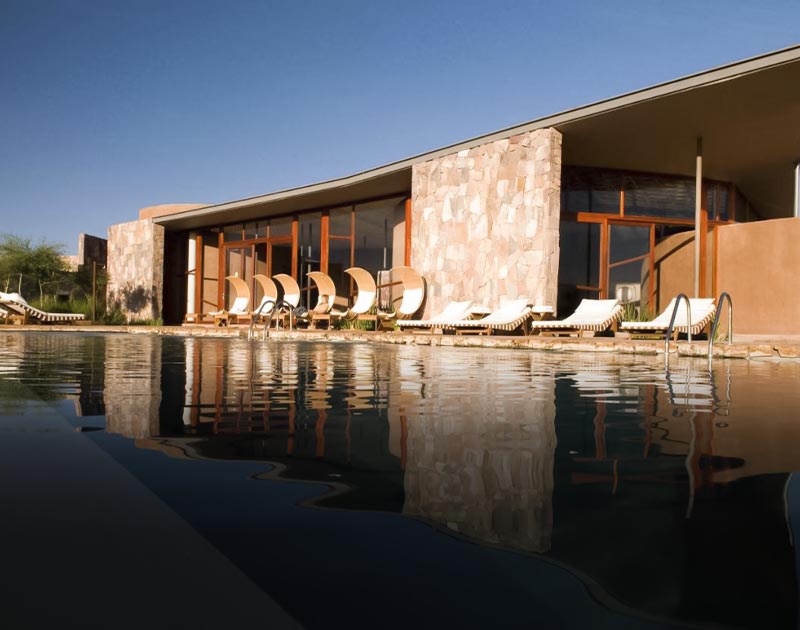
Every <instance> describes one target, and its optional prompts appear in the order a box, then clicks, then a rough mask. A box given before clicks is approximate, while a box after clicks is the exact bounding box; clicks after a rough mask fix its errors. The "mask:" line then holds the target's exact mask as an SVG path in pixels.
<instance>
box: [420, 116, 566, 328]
mask: <svg viewBox="0 0 800 630" xmlns="http://www.w3.org/2000/svg"><path fill="white" fill-rule="evenodd" d="M412 177H413V179H412V238H411V242H412V251H411V265H412V266H413V267H415V268H416V269H418V270H419V271H420V272H421V273H422V274H423V276H425V278H426V280H427V281H428V288H429V293H428V296H429V300H428V306H427V309H426V312H427V313H431V312H432V311H437V310H439V309H440V308H441V306H442V305H443V304H444V303H446V302H447V301H448V300H452V299H472V300H475V301H478V302H481V303H483V304H484V305H486V306H490V307H495V306H497V305H498V304H499V302H500V298H501V297H503V296H507V297H511V298H513V297H523V296H524V297H528V298H529V299H530V300H531V302H532V303H536V304H548V305H553V306H555V303H556V297H557V290H558V256H559V240H558V239H559V219H560V196H561V134H560V133H559V132H558V131H556V130H555V129H538V130H535V131H532V132H528V133H525V134H520V135H517V136H512V137H511V138H506V139H503V140H497V141H495V142H491V143H489V144H485V145H481V146H479V147H475V148H472V149H466V150H464V151H460V152H458V153H456V154H451V155H447V156H445V157H440V158H436V159H434V160H431V161H429V162H424V163H421V164H415V165H414V167H413V175H412Z"/></svg>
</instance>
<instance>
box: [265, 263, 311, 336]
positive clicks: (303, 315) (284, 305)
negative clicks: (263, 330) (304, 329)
mask: <svg viewBox="0 0 800 630" xmlns="http://www.w3.org/2000/svg"><path fill="white" fill-rule="evenodd" d="M272 277H273V279H274V280H276V281H277V282H278V284H279V285H280V287H281V289H282V290H283V296H282V297H281V299H280V302H279V304H278V311H280V312H281V313H283V314H284V315H285V319H286V321H287V322H288V323H289V325H290V326H291V325H292V322H297V321H298V320H302V321H306V322H308V321H309V316H308V311H306V310H305V308H301V307H300V285H299V284H297V280H295V279H294V278H292V276H290V275H289V274H288V273H279V274H276V275H274V276H272ZM292 318H294V319H292Z"/></svg>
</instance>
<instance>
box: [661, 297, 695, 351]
mask: <svg viewBox="0 0 800 630" xmlns="http://www.w3.org/2000/svg"><path fill="white" fill-rule="evenodd" d="M681 300H685V301H686V322H687V324H688V325H687V327H686V333H687V338H688V340H689V342H691V341H692V305H691V304H690V303H689V298H688V297H687V296H686V294H685V293H678V295H677V297H676V298H675V306H674V308H673V309H672V317H671V318H670V320H669V327H668V328H667V334H666V335H665V336H664V361H665V362H667V363H669V338H670V337H671V336H672V329H673V327H674V325H675V317H676V316H677V315H678V307H679V306H680V304H681Z"/></svg>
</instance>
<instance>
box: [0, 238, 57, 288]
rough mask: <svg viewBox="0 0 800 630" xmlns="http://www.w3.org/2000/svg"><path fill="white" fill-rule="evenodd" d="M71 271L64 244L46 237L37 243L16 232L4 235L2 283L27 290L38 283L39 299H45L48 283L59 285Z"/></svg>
mask: <svg viewBox="0 0 800 630" xmlns="http://www.w3.org/2000/svg"><path fill="white" fill-rule="evenodd" d="M67 272H68V267H67V262H66V260H65V259H64V246H63V245H61V244H60V243H47V242H45V241H44V240H42V241H41V242H40V243H39V244H37V245H34V244H33V243H32V242H31V239H26V238H21V237H19V236H14V235H12V234H4V235H2V237H0V284H2V286H3V287H4V290H5V291H8V290H10V289H13V290H16V291H19V292H20V293H23V287H25V286H28V287H30V284H31V283H35V285H37V286H38V289H39V299H40V300H41V299H44V287H45V286H46V285H51V286H53V285H55V284H56V283H57V282H58V281H60V280H61V279H62V278H63V277H64V275H65V274H66V273H67Z"/></svg>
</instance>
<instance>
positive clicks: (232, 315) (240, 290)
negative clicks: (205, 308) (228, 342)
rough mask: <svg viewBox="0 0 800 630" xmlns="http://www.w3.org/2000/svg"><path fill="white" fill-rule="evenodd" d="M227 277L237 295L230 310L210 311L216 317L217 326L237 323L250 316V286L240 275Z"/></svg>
mask: <svg viewBox="0 0 800 630" xmlns="http://www.w3.org/2000/svg"><path fill="white" fill-rule="evenodd" d="M225 279H226V280H227V281H228V282H230V284H231V287H233V291H234V294H235V295H236V297H235V298H234V300H233V304H231V307H230V309H229V310H227V311H226V310H225V309H224V308H223V309H222V310H219V311H212V312H211V313H209V315H211V316H212V317H213V318H214V325H215V326H217V327H223V326H228V325H229V324H236V323H238V322H239V321H240V320H244V319H249V318H250V311H249V308H250V287H248V286H247V283H246V282H245V281H244V280H242V279H241V278H240V277H239V276H226V277H225Z"/></svg>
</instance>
